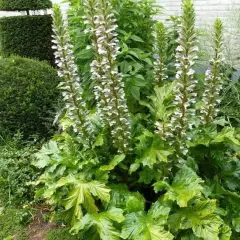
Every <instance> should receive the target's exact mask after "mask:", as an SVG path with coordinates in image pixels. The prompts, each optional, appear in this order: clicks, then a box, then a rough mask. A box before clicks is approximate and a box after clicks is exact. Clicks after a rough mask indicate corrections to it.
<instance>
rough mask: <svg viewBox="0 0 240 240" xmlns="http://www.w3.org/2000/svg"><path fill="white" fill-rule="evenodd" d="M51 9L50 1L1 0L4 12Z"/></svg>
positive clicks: (0, 7)
mask: <svg viewBox="0 0 240 240" xmlns="http://www.w3.org/2000/svg"><path fill="white" fill-rule="evenodd" d="M51 7H52V3H51V1H50V0H0V9H1V10H4V11H24V10H40V9H47V8H51Z"/></svg>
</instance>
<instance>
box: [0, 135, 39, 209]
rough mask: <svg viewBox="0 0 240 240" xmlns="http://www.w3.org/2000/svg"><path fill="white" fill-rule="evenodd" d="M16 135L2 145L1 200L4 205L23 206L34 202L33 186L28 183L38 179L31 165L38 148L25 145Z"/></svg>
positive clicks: (0, 152) (0, 156) (0, 162)
mask: <svg viewBox="0 0 240 240" xmlns="http://www.w3.org/2000/svg"><path fill="white" fill-rule="evenodd" d="M21 140H22V139H21V136H20V135H16V136H15V137H14V138H13V139H11V140H7V141H6V142H4V143H1V145H0V199H1V202H2V203H1V204H3V205H9V204H11V205H15V206H18V205H21V204H24V203H27V202H28V201H31V200H33V196H34V190H33V186H31V185H28V184H27V183H28V182H30V181H33V180H35V179H36V178H37V175H38V174H37V172H36V171H35V168H34V167H33V166H32V165H31V162H32V161H33V155H34V153H35V152H36V148H35V147H33V146H32V145H30V144H27V145H23V144H22V143H21Z"/></svg>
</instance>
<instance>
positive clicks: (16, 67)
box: [0, 57, 59, 137]
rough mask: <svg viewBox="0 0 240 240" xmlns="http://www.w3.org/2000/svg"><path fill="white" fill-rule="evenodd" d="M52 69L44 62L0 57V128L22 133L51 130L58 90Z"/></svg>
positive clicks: (46, 132)
mask: <svg viewBox="0 0 240 240" xmlns="http://www.w3.org/2000/svg"><path fill="white" fill-rule="evenodd" d="M58 83H59V78H58V76H57V73H56V71H55V69H53V68H52V67H51V66H49V65H48V64H47V63H45V62H39V61H36V60H31V59H26V58H21V57H10V58H3V59H1V60H0V85H1V88H0V96H1V98H0V123H1V124H0V128H3V129H8V130H10V131H11V132H16V131H17V130H20V131H22V132H23V134H24V136H26V137H27V136H30V135H32V134H41V136H45V135H47V134H48V131H49V130H50V129H51V126H52V122H53V116H52V115H53V114H52V112H53V111H54V106H55V103H56V102H57V100H58V96H59V92H58V90H57V85H58Z"/></svg>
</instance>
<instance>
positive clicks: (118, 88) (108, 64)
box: [85, 0, 131, 152]
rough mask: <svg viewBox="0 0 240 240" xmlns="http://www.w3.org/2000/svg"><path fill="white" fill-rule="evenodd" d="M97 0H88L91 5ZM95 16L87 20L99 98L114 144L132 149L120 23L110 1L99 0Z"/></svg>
mask: <svg viewBox="0 0 240 240" xmlns="http://www.w3.org/2000/svg"><path fill="white" fill-rule="evenodd" d="M90 3H93V0H86V1H85V6H90ZM94 3H95V6H92V8H91V9H90V8H89V10H88V11H89V12H90V11H92V13H91V16H93V17H91V18H92V19H93V20H94V21H92V20H91V18H90V17H89V16H90V14H88V17H87V19H86V22H87V23H88V24H90V25H91V29H90V31H91V32H92V38H93V41H92V45H93V49H94V50H95V53H96V56H95V61H94V62H93V63H92V75H93V77H94V78H95V80H96V91H97V92H99V94H97V101H98V102H99V103H100V104H99V107H100V108H101V110H100V111H102V112H103V114H102V117H103V118H104V122H105V123H107V124H109V125H110V129H111V134H112V138H113V144H114V146H115V147H116V148H117V149H118V150H119V152H126V151H128V150H129V141H130V132H131V129H130V128H131V127H130V114H129V111H128V107H127V103H126V96H125V92H124V83H123V78H122V74H120V73H119V72H118V66H117V54H118V51H119V47H118V39H117V33H116V29H117V24H116V19H115V17H114V14H113V13H112V12H113V9H112V6H111V4H110V2H109V1H107V0H96V1H94Z"/></svg>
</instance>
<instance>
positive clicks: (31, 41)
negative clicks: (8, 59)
mask: <svg viewBox="0 0 240 240" xmlns="http://www.w3.org/2000/svg"><path fill="white" fill-rule="evenodd" d="M51 35H52V17H51V15H37V16H17V17H16V16H15V17H4V18H1V19H0V41H1V49H0V51H1V53H2V55H3V56H9V55H11V54H14V55H19V56H22V57H28V58H37V59H39V60H46V61H48V62H49V63H51V64H54V53H53V50H52V43H51Z"/></svg>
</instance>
